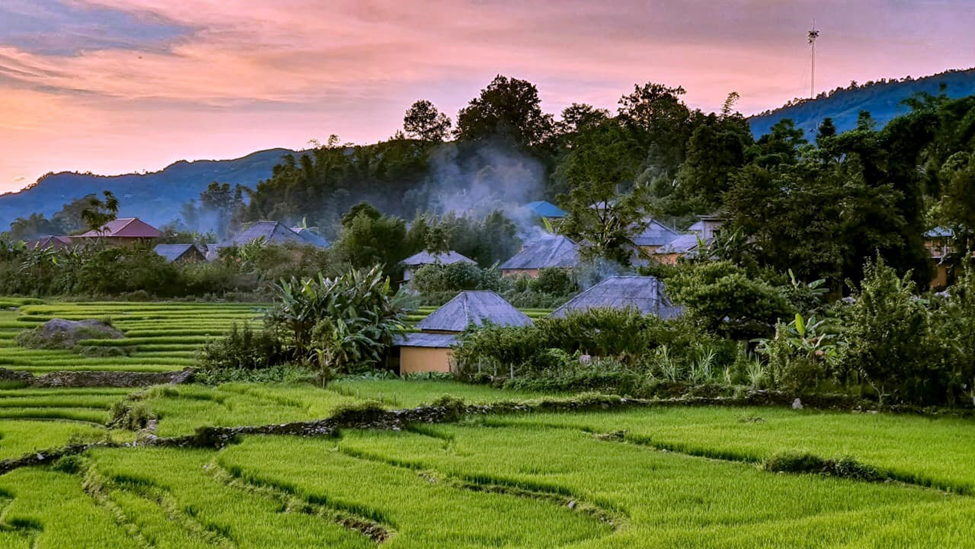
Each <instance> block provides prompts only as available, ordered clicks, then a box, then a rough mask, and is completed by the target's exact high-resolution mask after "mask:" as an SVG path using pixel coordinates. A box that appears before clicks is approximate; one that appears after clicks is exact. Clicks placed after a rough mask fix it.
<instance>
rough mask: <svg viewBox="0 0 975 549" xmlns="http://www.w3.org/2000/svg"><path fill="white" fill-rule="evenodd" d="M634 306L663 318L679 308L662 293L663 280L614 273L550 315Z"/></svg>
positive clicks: (643, 311) (644, 312)
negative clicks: (615, 274)
mask: <svg viewBox="0 0 975 549" xmlns="http://www.w3.org/2000/svg"><path fill="white" fill-rule="evenodd" d="M626 308H635V309H637V310H639V311H640V312H641V313H643V314H644V315H654V316H659V317H660V318H663V319H668V318H673V317H675V316H679V315H680V313H681V309H680V307H677V306H675V305H674V304H673V302H671V301H670V298H668V297H667V295H666V294H665V293H664V285H663V283H662V282H661V281H660V280H658V279H657V278H655V277H652V276H614V277H610V278H607V279H606V280H603V281H602V282H600V283H599V284H596V285H595V286H593V287H591V288H589V289H588V290H586V291H584V292H582V293H581V294H579V295H577V296H575V297H574V298H572V299H571V300H570V301H569V302H568V303H566V304H565V305H562V306H561V307H559V308H558V309H556V310H555V311H554V312H553V313H552V314H551V316H553V317H556V318H559V317H563V316H565V315H567V314H569V312H571V311H586V310H589V309H626Z"/></svg>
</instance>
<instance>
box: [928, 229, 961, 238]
mask: <svg viewBox="0 0 975 549" xmlns="http://www.w3.org/2000/svg"><path fill="white" fill-rule="evenodd" d="M924 236H925V237H927V238H950V237H952V236H955V231H953V230H951V229H949V228H947V227H935V228H933V229H931V230H930V231H928V232H926V233H924Z"/></svg>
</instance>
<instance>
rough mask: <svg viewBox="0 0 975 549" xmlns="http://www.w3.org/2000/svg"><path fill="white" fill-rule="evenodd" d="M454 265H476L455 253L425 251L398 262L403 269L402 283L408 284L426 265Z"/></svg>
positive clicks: (471, 260)
mask: <svg viewBox="0 0 975 549" xmlns="http://www.w3.org/2000/svg"><path fill="white" fill-rule="evenodd" d="M454 263H467V264H468V265H475V264H476V262H475V261H474V260H473V259H470V258H468V257H466V256H463V255H461V254H459V253H457V252H455V251H448V252H443V253H430V252H427V251H422V252H420V253H418V254H414V255H411V256H410V257H407V258H406V259H404V260H403V261H401V262H400V265H402V266H403V267H404V270H403V281H404V282H409V281H410V280H413V274H414V273H415V272H416V271H419V270H420V269H422V268H423V267H426V266H427V265H453V264H454Z"/></svg>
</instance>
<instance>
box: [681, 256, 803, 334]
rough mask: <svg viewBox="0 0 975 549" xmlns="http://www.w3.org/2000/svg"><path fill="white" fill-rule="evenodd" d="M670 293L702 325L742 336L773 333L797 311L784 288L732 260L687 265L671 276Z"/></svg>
mask: <svg viewBox="0 0 975 549" xmlns="http://www.w3.org/2000/svg"><path fill="white" fill-rule="evenodd" d="M667 294H668V295H669V296H670V297H671V298H672V299H673V300H674V301H675V302H677V303H679V304H681V305H683V306H684V308H685V311H686V314H687V316H688V318H690V319H691V320H692V321H694V322H695V323H697V324H698V325H699V326H701V327H702V328H704V329H706V330H708V331H711V332H715V333H720V334H723V335H726V336H730V337H734V338H739V339H750V338H755V337H761V336H769V335H771V333H772V332H773V327H774V326H775V324H776V323H777V322H778V321H779V320H781V319H784V318H787V317H789V316H791V315H794V314H795V313H794V312H793V311H792V309H791V307H790V305H789V301H788V299H786V296H785V293H784V291H783V290H782V289H781V288H777V287H775V286H772V285H770V284H769V283H767V282H765V281H764V280H761V279H758V278H753V277H750V276H749V275H748V273H746V272H745V270H744V269H742V268H741V267H739V266H737V265H735V264H733V263H731V262H729V261H706V262H703V263H698V264H688V265H686V266H684V267H683V268H682V269H681V270H680V271H679V272H678V274H677V275H675V276H672V277H670V278H668V279H667Z"/></svg>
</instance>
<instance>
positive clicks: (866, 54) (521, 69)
mask: <svg viewBox="0 0 975 549" xmlns="http://www.w3.org/2000/svg"><path fill="white" fill-rule="evenodd" d="M71 2H72V3H73V4H74V5H77V6H81V7H97V8H101V9H106V8H107V9H112V10H120V11H124V12H127V13H129V14H130V15H132V16H134V17H138V18H143V19H145V20H146V21H148V22H166V23H171V24H175V25H178V26H179V27H180V28H186V29H189V30H188V31H187V33H186V34H184V35H182V36H180V37H178V38H176V39H174V40H172V41H171V42H169V43H168V44H167V45H166V46H165V47H154V48H151V49H146V50H144V51H139V50H133V49H126V50H119V49H92V50H83V51H80V52H79V53H78V54H76V55H73V56H53V55H42V54H39V53H36V52H32V51H28V50H25V49H21V48H17V47H14V46H12V45H4V44H2V43H0V129H2V130H3V132H2V135H0V146H2V147H4V149H5V150H6V151H12V152H15V153H16V154H15V155H7V154H5V155H3V156H4V157H5V158H4V159H0V190H4V189H12V188H15V187H18V186H20V184H18V183H17V182H16V181H15V180H16V178H18V177H27V179H28V180H33V179H34V178H36V177H37V176H38V175H40V174H41V173H44V172H46V171H50V170H56V169H76V170H93V171H99V172H123V171H130V170H139V169H143V168H148V169H158V168H160V167H162V166H164V165H165V164H166V163H167V162H169V161H172V160H176V159H179V158H214V157H221V156H233V155H238V154H244V153H246V152H249V151H250V150H253V149H257V148H268V147H277V146H287V147H300V146H303V145H304V144H305V143H306V142H307V140H308V139H309V138H312V137H318V138H324V137H326V136H327V135H328V134H331V133H337V134H339V135H341V136H342V137H343V138H344V139H347V140H353V141H357V142H366V141H373V140H377V139H382V138H385V137H386V136H389V135H390V134H392V132H394V131H395V130H396V129H397V128H398V127H399V125H400V123H401V117H402V112H403V111H404V110H405V109H406V107H407V106H409V104H410V103H411V102H412V101H413V100H415V99H417V98H420V97H425V98H429V99H431V100H433V101H434V102H435V103H437V104H438V106H440V107H441V109H443V110H445V111H447V112H449V113H450V114H454V113H455V112H456V111H457V109H459V108H460V107H462V106H463V105H464V104H465V103H466V102H467V100H469V99H470V98H471V97H473V96H474V95H475V94H476V93H477V91H478V90H479V89H480V88H481V87H483V86H484V85H485V84H486V83H487V82H489V81H490V79H491V78H493V76H494V75H495V74H498V73H503V74H508V75H511V76H516V77H519V78H525V79H528V80H530V81H532V82H534V83H536V84H538V86H539V89H540V93H541V95H542V98H543V101H544V103H545V107H546V109H547V110H549V111H551V112H557V111H559V110H561V108H563V107H564V106H566V105H567V104H569V103H571V102H573V101H586V102H591V103H594V104H597V105H599V106H604V107H609V108H614V107H615V104H616V100H617V99H618V97H619V96H620V95H621V94H623V93H626V92H628V91H629V90H630V89H632V86H633V84H634V83H638V82H646V81H655V82H663V83H667V84H670V85H678V84H679V85H682V86H684V87H685V88H686V89H687V90H688V92H689V93H688V96H687V100H688V102H689V103H690V104H692V105H693V106H696V107H701V108H704V109H707V110H710V109H716V108H718V107H719V106H720V104H721V102H722V101H723V100H724V97H725V96H726V94H727V93H728V92H730V91H738V92H739V93H740V94H741V95H742V101H741V103H740V104H739V107H740V108H741V109H742V110H743V111H744V112H756V111H760V110H764V109H765V108H769V107H774V106H777V105H779V104H781V103H783V102H784V101H786V100H788V99H791V98H793V97H795V96H798V95H803V94H805V93H807V91H806V90H807V89H808V85H809V81H808V78H809V77H808V66H807V63H808V49H807V46H806V43H805V38H804V35H805V30H806V29H807V28H808V25H809V24H811V21H812V19H813V18H814V17H815V18H817V20H818V24H819V26H820V28H821V29H822V30H823V38H822V39H821V41H820V63H819V66H820V69H819V77H818V78H817V82H818V83H819V84H820V86H819V87H820V88H822V89H825V88H832V87H836V86H839V85H846V84H847V83H848V82H849V81H850V80H853V79H856V80H860V81H865V80H870V79H875V78H880V77H888V76H902V75H905V74H913V75H915V76H918V75H921V74H925V73H932V72H937V71H940V70H943V69H945V68H950V67H960V66H964V65H966V64H970V59H971V57H970V56H971V53H972V52H971V51H965V50H964V48H960V47H959V46H958V44H961V43H970V42H965V40H968V38H967V37H968V32H969V31H968V29H967V28H966V25H967V24H966V21H970V13H967V12H966V11H965V10H966V9H967V8H966V6H965V4H964V3H963V2H962V1H961V0H958V1H955V2H947V1H946V2H941V3H936V4H930V3H929V4H926V6H925V7H924V11H923V14H924V17H923V18H921V17H919V14H920V13H922V12H919V11H918V10H919V9H920V8H917V7H915V6H914V5H913V4H911V3H899V2H898V3H892V2H887V1H881V0H867V1H865V2H857V3H856V5H852V6H851V5H850V4H851V3H849V2H842V1H840V0H823V1H820V2H813V1H812V0H802V1H799V2H788V3H786V2H776V1H772V0H741V1H735V2H730V1H728V2H714V1H710V0H709V1H705V0H683V1H677V0H668V1H649V0H625V1H621V2H605V3H597V2H591V1H588V0H563V1H560V2H543V1H540V0H519V1H514V0H480V1H448V0H431V1H421V2H403V1H380V0H372V1H352V0H336V1H330V2H320V1H317V0H284V1H279V2H273V3H271V2H259V1H244V0H237V1H219V0H183V1H178V2H174V1H171V0H71ZM11 158H16V160H11Z"/></svg>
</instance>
